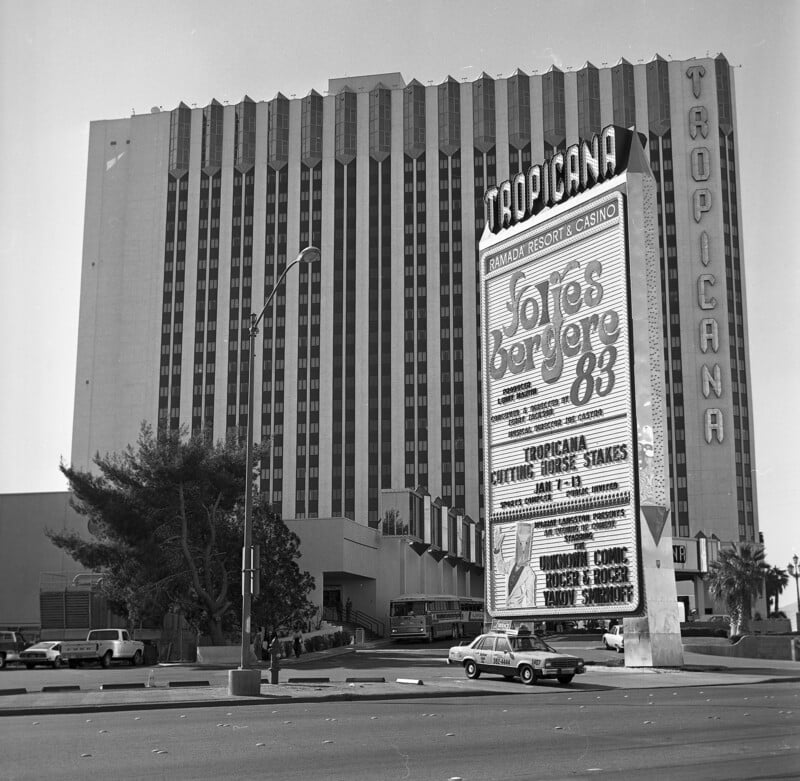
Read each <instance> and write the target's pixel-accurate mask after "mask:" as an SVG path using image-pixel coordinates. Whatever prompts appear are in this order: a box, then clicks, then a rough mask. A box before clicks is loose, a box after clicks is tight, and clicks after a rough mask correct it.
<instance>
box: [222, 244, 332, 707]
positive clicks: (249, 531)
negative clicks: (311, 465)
mask: <svg viewBox="0 0 800 781" xmlns="http://www.w3.org/2000/svg"><path fill="white" fill-rule="evenodd" d="M319 259H320V251H319V249H317V247H306V248H305V249H304V250H301V251H300V254H299V255H298V256H297V257H296V258H295V259H294V260H293V261H292V262H291V263H289V264H287V266H286V268H285V269H284V270H283V273H282V274H281V275H280V276H279V277H278V281H277V282H276V283H275V285H274V287H273V288H272V290H271V291H270V293H269V295H268V296H267V300H266V301H265V302H264V306H263V307H262V308H261V312H259V314H258V315H256V314H254V313H253V312H251V313H250V354H249V358H248V361H249V366H248V371H249V375H248V382H247V445H246V447H247V451H246V459H245V462H246V467H245V468H246V475H245V487H244V547H243V549H242V643H241V654H240V660H239V669H238V670H229V671H228V694H231V695H237V694H238V695H245V696H248V697H251V696H253V695H256V694H258V693H259V692H260V691H261V672H260V671H259V670H252V669H250V629H251V627H250V618H251V617H250V613H251V606H252V602H253V580H252V578H253V571H254V569H256V562H254V561H253V400H254V394H255V389H254V387H253V386H254V383H255V355H256V336H258V324H259V323H260V322H261V320H262V318H263V317H264V313H265V312H266V311H267V307H268V306H269V305H270V304H271V303H272V299H273V297H274V295H275V293H276V292H277V290H278V288H279V287H280V286H281V283H282V282H283V280H284V279H285V277H286V275H287V274H288V273H289V269H290V268H292V267H293V266H296V265H298V264H299V263H316V262H317V261H319Z"/></svg>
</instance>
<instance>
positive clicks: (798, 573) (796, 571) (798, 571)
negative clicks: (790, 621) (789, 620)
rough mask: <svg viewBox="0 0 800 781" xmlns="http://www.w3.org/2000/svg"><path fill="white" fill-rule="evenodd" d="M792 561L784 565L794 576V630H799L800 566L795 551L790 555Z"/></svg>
mask: <svg viewBox="0 0 800 781" xmlns="http://www.w3.org/2000/svg"><path fill="white" fill-rule="evenodd" d="M792 561H793V562H794V566H792V565H791V564H787V565H786V569H787V570H789V574H790V575H791V576H792V577H793V578H794V590H795V593H796V594H797V604H796V605H795V611H794V612H795V616H794V620H795V625H794V628H795V631H797V632H800V585H798V581H800V566H798V558H797V554H796V553H795V554H794V556H792Z"/></svg>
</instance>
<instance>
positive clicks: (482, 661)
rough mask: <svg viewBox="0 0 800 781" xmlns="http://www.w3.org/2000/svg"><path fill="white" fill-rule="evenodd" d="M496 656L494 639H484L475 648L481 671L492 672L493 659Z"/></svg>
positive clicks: (476, 661)
mask: <svg viewBox="0 0 800 781" xmlns="http://www.w3.org/2000/svg"><path fill="white" fill-rule="evenodd" d="M493 656H494V638H493V637H484V638H483V640H481V641H480V642H479V643H478V645H477V646H475V663H476V664H477V665H478V669H479V670H485V671H486V672H491V671H492V669H493V668H492V659H493Z"/></svg>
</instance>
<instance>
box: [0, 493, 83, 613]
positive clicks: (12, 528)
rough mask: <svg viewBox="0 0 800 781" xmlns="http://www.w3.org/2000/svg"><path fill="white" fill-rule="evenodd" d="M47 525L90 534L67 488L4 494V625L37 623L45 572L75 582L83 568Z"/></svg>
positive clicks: (0, 584)
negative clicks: (54, 541)
mask: <svg viewBox="0 0 800 781" xmlns="http://www.w3.org/2000/svg"><path fill="white" fill-rule="evenodd" d="M45 529H53V530H54V531H65V532H68V531H77V532H79V533H81V534H87V531H86V520H85V519H84V518H82V517H81V516H80V515H78V514H77V513H76V512H75V511H74V510H73V509H72V508H71V507H70V506H69V493H68V492H66V491H63V492H57V493H44V494H2V495H0V626H20V627H24V626H31V627H38V626H39V583H40V579H41V577H42V575H43V573H47V574H50V573H52V574H55V575H58V576H60V577H63V578H64V579H65V580H71V579H72V578H73V577H74V576H75V575H77V574H78V573H80V572H83V571H84V568H83V567H82V566H81V565H80V564H78V563H77V562H76V561H73V560H72V559H71V558H70V557H69V556H68V555H67V554H66V553H65V552H64V551H62V550H61V549H60V548H57V547H56V546H55V545H53V544H52V543H51V542H50V540H49V539H48V538H47V537H46V536H45Z"/></svg>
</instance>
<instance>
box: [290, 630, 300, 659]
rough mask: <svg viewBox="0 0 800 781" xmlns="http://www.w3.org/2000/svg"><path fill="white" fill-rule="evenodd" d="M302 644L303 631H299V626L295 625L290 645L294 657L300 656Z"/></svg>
mask: <svg viewBox="0 0 800 781" xmlns="http://www.w3.org/2000/svg"><path fill="white" fill-rule="evenodd" d="M302 646H303V633H302V632H301V631H300V627H296V628H295V630H294V635H293V637H292V647H293V648H294V658H295V659H299V658H300V651H301V650H302Z"/></svg>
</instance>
